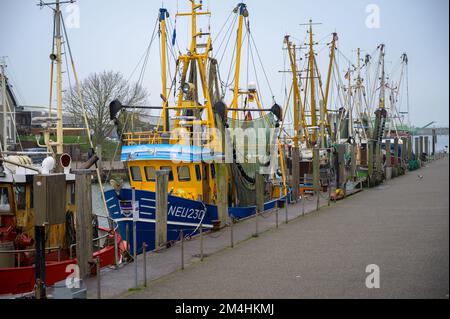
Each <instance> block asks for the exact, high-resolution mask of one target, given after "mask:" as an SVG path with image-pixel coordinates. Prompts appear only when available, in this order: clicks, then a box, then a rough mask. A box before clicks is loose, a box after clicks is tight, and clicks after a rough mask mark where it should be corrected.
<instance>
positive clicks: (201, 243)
mask: <svg viewBox="0 0 450 319" xmlns="http://www.w3.org/2000/svg"><path fill="white" fill-rule="evenodd" d="M200 261H203V224H202V223H201V224H200Z"/></svg>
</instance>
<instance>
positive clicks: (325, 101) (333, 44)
mask: <svg viewBox="0 0 450 319" xmlns="http://www.w3.org/2000/svg"><path fill="white" fill-rule="evenodd" d="M336 40H337V33H333V40H331V52H330V64H329V65H328V75H327V86H326V88H325V99H324V101H323V104H324V107H325V109H327V108H328V95H329V93H330V84H331V73H332V72H333V63H334V57H335V51H336Z"/></svg>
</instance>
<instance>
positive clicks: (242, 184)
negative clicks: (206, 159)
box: [228, 113, 277, 206]
mask: <svg viewBox="0 0 450 319" xmlns="http://www.w3.org/2000/svg"><path fill="white" fill-rule="evenodd" d="M228 123H230V140H229V141H230V142H231V143H232V145H233V163H231V164H230V166H231V172H232V177H233V183H234V186H235V187H234V189H235V194H236V196H237V202H238V205H239V206H250V205H255V203H256V191H255V176H256V172H258V171H259V172H261V169H262V168H264V169H265V171H267V170H268V169H269V168H270V165H271V155H272V152H277V149H276V147H277V143H276V136H277V134H276V132H275V130H274V129H275V124H276V119H275V116H274V115H273V114H272V113H269V114H266V115H264V116H261V117H259V118H257V119H252V120H233V119H228ZM273 164H275V163H273ZM275 169H276V168H275ZM267 181H268V180H266V182H267ZM265 185H266V189H265V198H266V199H269V198H270V193H271V187H272V185H271V184H270V183H265Z"/></svg>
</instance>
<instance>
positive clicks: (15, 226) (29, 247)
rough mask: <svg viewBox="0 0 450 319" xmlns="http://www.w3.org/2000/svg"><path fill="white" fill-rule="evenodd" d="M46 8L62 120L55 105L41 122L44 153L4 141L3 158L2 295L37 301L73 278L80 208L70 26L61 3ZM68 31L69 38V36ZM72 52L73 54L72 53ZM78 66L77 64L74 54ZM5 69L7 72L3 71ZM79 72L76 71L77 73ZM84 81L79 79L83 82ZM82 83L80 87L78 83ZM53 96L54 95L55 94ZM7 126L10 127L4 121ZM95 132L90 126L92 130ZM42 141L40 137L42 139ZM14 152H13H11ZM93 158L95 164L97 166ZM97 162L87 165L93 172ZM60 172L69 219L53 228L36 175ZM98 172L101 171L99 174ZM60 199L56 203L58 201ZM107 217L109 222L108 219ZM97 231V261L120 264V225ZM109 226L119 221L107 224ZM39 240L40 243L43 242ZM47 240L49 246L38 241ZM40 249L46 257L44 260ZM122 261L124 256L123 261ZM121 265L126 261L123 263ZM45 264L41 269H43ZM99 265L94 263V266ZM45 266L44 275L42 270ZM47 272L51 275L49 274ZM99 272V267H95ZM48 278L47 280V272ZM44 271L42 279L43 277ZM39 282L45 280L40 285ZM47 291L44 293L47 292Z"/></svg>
mask: <svg viewBox="0 0 450 319" xmlns="http://www.w3.org/2000/svg"><path fill="white" fill-rule="evenodd" d="M40 4H41V6H44V5H45V6H47V5H48V6H53V5H54V7H52V10H53V13H54V17H53V18H54V19H53V21H54V39H53V40H54V43H53V52H52V53H51V55H50V59H51V69H52V73H51V75H52V76H51V84H50V85H51V89H50V92H53V91H54V90H55V91H56V97H57V98H56V100H57V107H56V116H54V115H55V112H54V111H53V110H52V106H51V101H52V96H50V105H49V112H48V116H47V117H45V118H39V119H35V120H36V121H40V122H41V123H42V127H43V130H42V136H43V140H44V144H39V143H40V142H38V144H39V146H40V151H39V152H32V153H30V152H24V151H15V150H13V149H12V147H10V146H11V145H9V144H10V143H8V139H7V136H6V135H5V136H4V140H3V143H1V146H2V147H1V149H0V151H1V155H2V156H1V158H0V295H2V296H7V297H8V298H10V297H12V296H27V295H28V294H30V293H31V292H33V290H37V289H39V293H36V296H37V297H45V287H50V286H52V285H54V284H55V283H57V282H59V281H64V280H66V278H67V277H68V276H69V275H73V272H74V268H73V267H71V266H72V265H76V264H77V258H76V256H77V254H76V233H77V229H76V225H75V219H76V205H77V204H78V203H76V202H75V174H74V172H73V171H72V170H71V156H70V155H69V154H67V153H64V147H63V146H64V142H63V134H64V130H65V128H64V127H63V121H62V114H63V109H62V67H61V64H62V58H61V54H62V52H61V51H62V41H63V37H64V41H66V44H67V45H69V44H68V39H67V34H66V33H65V27H64V22H63V19H62V17H61V10H60V2H59V0H56V2H55V3H53V4H46V3H43V2H42V1H41V3H40ZM63 30H64V35H63ZM66 53H67V52H66ZM70 58H71V60H72V66H73V68H74V63H73V59H72V56H71V54H70ZM54 66H56V72H54V71H55V70H54ZM2 69H3V68H2ZM73 70H74V71H75V69H73ZM54 73H56V83H57V84H56V88H53V76H54ZM77 82H78V81H77ZM2 83H3V91H2V92H3V94H2V104H3V107H4V108H3V109H4V110H6V109H7V108H8V107H9V101H10V96H9V94H10V92H12V89H11V88H10V87H8V88H7V86H8V84H7V81H6V76H5V73H4V72H2ZM77 85H78V83H77ZM51 94H52V93H51ZM7 114H12V112H6V111H5V112H4V114H3V120H4V121H5V122H6V120H7V118H8V115H7ZM3 124H4V123H3ZM87 130H89V128H87ZM38 140H39V139H38ZM10 148H11V149H10ZM38 154H39V155H43V156H44V160H43V161H42V162H37V163H36V162H33V160H32V157H33V156H35V155H38ZM94 162H95V161H94V159H93V158H91V161H90V163H91V164H92V163H94ZM91 164H87V165H85V168H89V166H91ZM54 172H58V173H60V174H62V175H63V176H64V181H65V183H63V184H64V186H63V187H65V189H64V190H60V192H61V194H62V196H63V197H64V193H63V192H65V203H63V205H64V207H65V216H62V217H61V216H60V219H62V220H64V222H62V223H55V224H51V225H45V224H44V225H39V226H38V225H35V224H36V222H35V221H36V218H37V216H36V210H35V203H36V198H35V196H33V195H34V194H35V193H34V190H35V188H36V185H37V186H39V185H40V184H36V185H35V183H36V179H35V176H37V175H49V174H52V173H54ZM97 173H98V170H97ZM55 200H56V199H55ZM103 218H107V217H106V216H104V217H103ZM94 222H95V223H94V224H95V225H94V226H93V233H94V236H95V238H94V239H93V247H94V249H93V251H94V252H93V256H92V258H93V259H96V258H99V261H100V266H101V267H106V266H109V265H114V264H115V263H116V262H117V258H116V257H118V256H116V255H115V245H114V239H116V240H117V244H118V245H119V246H120V244H121V239H120V236H115V234H114V233H115V229H114V226H112V227H99V226H98V220H97V217H96V218H95V219H94ZM103 224H110V225H113V223H109V222H106V221H105V223H103ZM38 236H39V239H38ZM37 242H39V243H42V242H45V246H44V245H42V246H40V245H39V248H38V247H37V246H36V248H35V243H37ZM38 249H39V251H40V252H42V251H44V252H43V255H44V257H43V258H41V259H39V260H38V258H37V257H36V256H37V255H38ZM119 258H120V257H119ZM119 261H120V260H119ZM38 265H39V267H38ZM93 266H94V265H93ZM38 268H39V271H38ZM43 269H45V271H43ZM93 269H95V267H93ZM42 271H43V273H44V274H45V278H42V276H41V275H42V273H41V272H42ZM38 273H39V276H38ZM38 280H39V281H38ZM42 288H43V289H42Z"/></svg>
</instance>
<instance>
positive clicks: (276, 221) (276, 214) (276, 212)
mask: <svg viewBox="0 0 450 319" xmlns="http://www.w3.org/2000/svg"><path fill="white" fill-rule="evenodd" d="M275 224H276V227H277V228H278V207H277V208H276V209H275Z"/></svg>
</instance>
